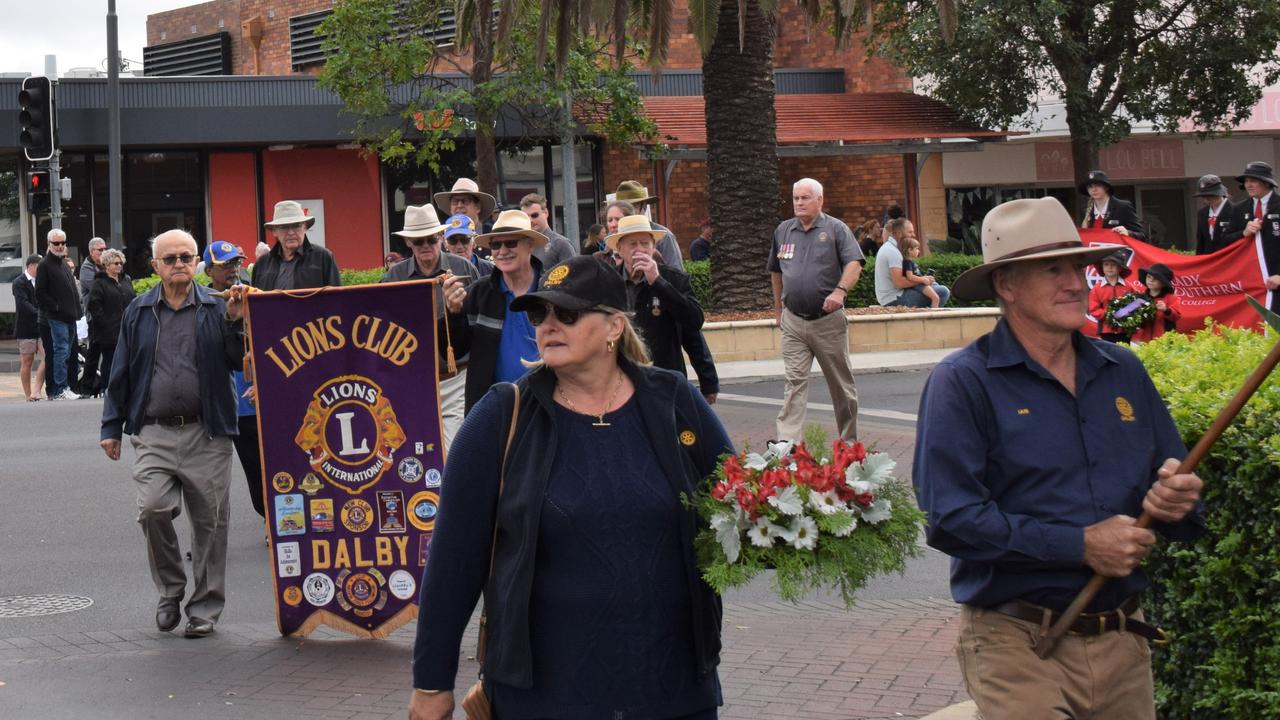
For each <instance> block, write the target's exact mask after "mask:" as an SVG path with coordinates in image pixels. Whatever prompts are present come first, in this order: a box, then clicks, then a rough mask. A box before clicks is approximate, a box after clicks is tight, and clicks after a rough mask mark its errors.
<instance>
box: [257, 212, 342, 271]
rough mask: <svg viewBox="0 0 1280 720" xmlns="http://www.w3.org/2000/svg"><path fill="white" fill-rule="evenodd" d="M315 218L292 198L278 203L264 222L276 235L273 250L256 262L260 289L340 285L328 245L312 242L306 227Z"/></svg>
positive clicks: (335, 262) (313, 221) (336, 267)
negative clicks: (273, 211)
mask: <svg viewBox="0 0 1280 720" xmlns="http://www.w3.org/2000/svg"><path fill="white" fill-rule="evenodd" d="M315 224H316V219H315V218H314V217H311V216H310V215H307V214H306V213H305V212H303V210H302V206H301V205H299V204H298V203H297V202H295V201H293V200H281V201H280V202H278V203H276V208H275V213H274V215H273V216H272V218H271V222H268V223H264V226H265V227H266V228H267V230H270V231H271V234H272V235H273V236H275V239H276V244H275V246H274V247H272V248H271V252H269V253H267V254H266V255H264V256H263V257H262V259H261V260H259V261H258V262H256V263H254V264H253V286H254V287H256V288H258V289H259V290H301V289H303V288H318V287H325V286H330V285H332V286H338V285H341V284H342V278H341V277H340V276H339V275H338V263H337V261H335V260H334V259H333V253H331V252H329V249H328V248H323V247H320V246H319V245H312V244H311V241H310V240H308V239H307V229H308V228H310V227H311V226H312V225H315Z"/></svg>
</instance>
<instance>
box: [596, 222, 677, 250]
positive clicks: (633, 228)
mask: <svg viewBox="0 0 1280 720" xmlns="http://www.w3.org/2000/svg"><path fill="white" fill-rule="evenodd" d="M626 235H648V236H649V237H651V238H653V241H654V242H655V243H656V242H658V241H659V240H661V239H662V236H663V235H666V233H665V232H663V231H661V230H654V229H653V225H652V224H651V223H650V222H649V218H647V217H645V216H644V215H628V216H626V217H624V218H622V219H621V220H619V221H618V232H616V233H614V234H612V235H605V237H604V244H605V245H608V246H609V249H610V250H617V249H618V241H619V240H621V239H622V238H623V236H626Z"/></svg>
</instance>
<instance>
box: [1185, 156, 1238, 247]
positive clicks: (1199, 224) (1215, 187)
mask: <svg viewBox="0 0 1280 720" xmlns="http://www.w3.org/2000/svg"><path fill="white" fill-rule="evenodd" d="M1196 197H1198V198H1201V199H1203V200H1204V206H1203V207H1201V208H1200V210H1199V211H1198V212H1197V213H1196V254H1197V255H1208V254H1209V253H1211V252H1216V251H1218V250H1221V249H1222V248H1224V247H1226V246H1228V245H1230V244H1231V243H1233V242H1235V241H1236V240H1239V239H1240V236H1241V235H1242V234H1243V233H1244V223H1243V222H1239V221H1238V220H1237V219H1236V213H1235V205H1233V204H1232V202H1231V197H1230V193H1228V192H1227V186H1226V185H1225V184H1223V182H1222V178H1220V177H1218V176H1217V175H1204V176H1201V178H1200V179H1199V180H1198V181H1196Z"/></svg>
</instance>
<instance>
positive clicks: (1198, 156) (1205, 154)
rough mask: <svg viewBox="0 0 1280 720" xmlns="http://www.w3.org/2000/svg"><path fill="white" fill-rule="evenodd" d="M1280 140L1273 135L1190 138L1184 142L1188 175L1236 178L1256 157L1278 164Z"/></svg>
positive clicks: (1229, 184) (1231, 186)
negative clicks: (1272, 136) (1212, 138)
mask: <svg viewBox="0 0 1280 720" xmlns="http://www.w3.org/2000/svg"><path fill="white" fill-rule="evenodd" d="M1278 142H1280V140H1277V139H1273V138H1269V137H1247V136H1246V137H1240V136H1237V137H1230V138H1218V139H1214V140H1205V141H1204V142H1200V141H1198V140H1196V139H1195V138H1189V139H1187V140H1186V141H1184V142H1183V143H1182V154H1183V157H1184V163H1185V165H1186V168H1187V177H1189V178H1192V179H1196V178H1199V177H1200V176H1201V175H1209V174H1213V175H1220V176H1222V177H1223V178H1224V179H1225V178H1229V177H1235V176H1236V175H1239V174H1240V173H1242V172H1244V166H1245V165H1248V164H1249V163H1250V162H1253V161H1255V160H1262V161H1264V162H1269V163H1271V164H1272V166H1274V165H1275V162H1276V161H1275V159H1276V157H1277V156H1278V153H1277V148H1276V144H1277V143H1278ZM1227 187H1228V188H1230V189H1231V190H1232V193H1233V194H1234V193H1235V190H1236V188H1235V186H1234V185H1233V184H1232V183H1231V182H1230V181H1228V182H1227Z"/></svg>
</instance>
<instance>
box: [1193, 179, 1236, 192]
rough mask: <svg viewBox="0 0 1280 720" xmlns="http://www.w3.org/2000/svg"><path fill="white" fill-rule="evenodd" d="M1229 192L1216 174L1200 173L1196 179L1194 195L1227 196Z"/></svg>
mask: <svg viewBox="0 0 1280 720" xmlns="http://www.w3.org/2000/svg"><path fill="white" fill-rule="evenodd" d="M1230 194H1231V193H1229V192H1227V186H1226V185H1223V184H1222V178H1220V177H1218V176H1217V175H1201V176H1200V179H1199V180H1198V181H1196V197H1228V196H1229V195H1230Z"/></svg>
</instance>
